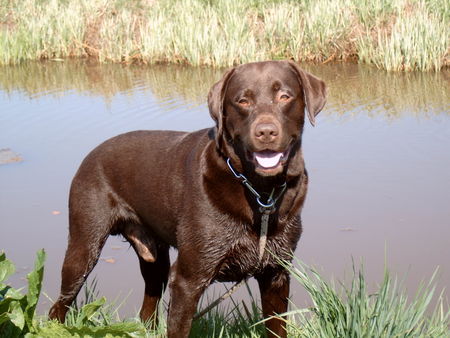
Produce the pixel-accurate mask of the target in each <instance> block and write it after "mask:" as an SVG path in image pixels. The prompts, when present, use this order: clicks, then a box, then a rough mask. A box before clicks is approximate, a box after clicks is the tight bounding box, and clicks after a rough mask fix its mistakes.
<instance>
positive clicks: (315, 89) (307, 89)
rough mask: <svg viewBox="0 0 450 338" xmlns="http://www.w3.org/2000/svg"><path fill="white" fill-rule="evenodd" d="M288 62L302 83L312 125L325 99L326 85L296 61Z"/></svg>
mask: <svg viewBox="0 0 450 338" xmlns="http://www.w3.org/2000/svg"><path fill="white" fill-rule="evenodd" d="M288 62H289V64H290V65H291V67H292V68H293V69H294V71H295V72H296V73H297V76H298V79H299V81H300V83H301V85H302V88H303V97H304V100H305V104H306V110H307V112H308V118H309V122H311V124H312V125H313V126H314V124H315V122H316V119H315V117H316V116H317V114H319V112H320V111H321V110H322V108H323V106H324V105H325V102H326V100H327V98H326V96H327V87H326V85H325V82H323V81H322V80H321V79H319V78H317V77H315V76H314V75H312V74H310V73H308V72H305V71H304V70H303V69H301V68H300V67H299V66H298V65H297V64H296V63H294V62H292V61H288Z"/></svg>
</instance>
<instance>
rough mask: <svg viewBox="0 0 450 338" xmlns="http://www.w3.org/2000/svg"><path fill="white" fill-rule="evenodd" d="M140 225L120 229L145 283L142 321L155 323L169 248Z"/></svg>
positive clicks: (135, 223) (162, 290) (129, 224)
mask: <svg viewBox="0 0 450 338" xmlns="http://www.w3.org/2000/svg"><path fill="white" fill-rule="evenodd" d="M146 228H147V229H148V227H146V226H144V225H142V224H141V223H139V222H137V221H135V222H128V223H127V224H126V225H124V226H123V227H122V229H121V232H122V235H123V236H124V237H125V238H126V239H127V240H128V242H130V244H131V246H132V247H133V248H134V251H135V252H136V254H137V256H138V258H139V265H140V268H141V274H142V277H143V278H144V282H145V292H144V301H143V303H142V308H141V312H140V317H141V319H142V320H143V321H149V320H150V321H151V324H152V325H153V326H155V325H156V323H157V319H158V318H157V308H158V302H159V300H160V298H161V296H162V293H163V292H164V290H165V288H166V285H167V280H168V277H169V269H170V259H169V246H168V245H167V244H163V243H161V242H160V241H156V240H155V238H154V235H152V234H151V233H149V232H148V230H146Z"/></svg>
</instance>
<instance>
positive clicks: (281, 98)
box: [279, 94, 290, 102]
mask: <svg viewBox="0 0 450 338" xmlns="http://www.w3.org/2000/svg"><path fill="white" fill-rule="evenodd" d="M289 99H290V97H289V95H287V94H282V95H281V96H280V98H279V101H281V102H286V101H288V100H289Z"/></svg>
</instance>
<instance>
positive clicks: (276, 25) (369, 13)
mask: <svg viewBox="0 0 450 338" xmlns="http://www.w3.org/2000/svg"><path fill="white" fill-rule="evenodd" d="M449 19H450V5H449V3H448V1H443V0H373V1H372V0H316V1H312V0H304V1H294V0H271V1H257V0H227V1H220V0H167V1H160V0H140V1H125V0H76V1H66V0H39V1H35V0H21V1H13V0H0V64H4V65H5V64H13V63H20V62H21V61H23V60H29V59H42V58H50V59H52V58H65V57H86V56H91V57H94V58H96V59H99V60H100V61H111V62H125V63H130V62H136V61H139V62H144V63H160V62H170V63H186V64H190V65H208V66H214V67H222V66H230V65H233V64H238V63H243V62H249V61H256V60H263V59H282V58H294V59H295V60H297V61H316V62H329V61H331V60H349V59H350V60H355V59H357V60H359V61H360V62H366V63H370V64H374V65H376V66H377V67H379V68H382V69H387V70H397V71H398V70H407V71H409V70H421V71H427V70H440V69H442V68H443V67H447V66H449V65H450V59H449V33H450V29H449V21H450V20H449Z"/></svg>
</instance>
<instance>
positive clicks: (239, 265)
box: [215, 218, 301, 282]
mask: <svg viewBox="0 0 450 338" xmlns="http://www.w3.org/2000/svg"><path fill="white" fill-rule="evenodd" d="M278 226H279V227H280V228H281V229H278V231H274V232H273V233H272V234H270V232H269V236H268V238H267V243H266V245H265V252H264V255H263V257H262V259H260V258H259V244H260V237H259V234H257V233H256V232H254V231H249V230H243V231H240V232H238V233H237V234H235V235H237V236H231V238H229V244H230V245H229V247H228V250H226V252H225V256H224V257H223V258H222V260H221V261H220V263H219V264H220V265H219V267H218V273H217V274H216V277H215V280H217V281H221V282H224V281H238V280H241V279H244V278H246V277H249V276H252V275H255V274H258V273H260V272H261V271H262V270H264V269H265V268H267V267H270V266H272V267H273V266H276V265H278V263H277V259H283V260H291V259H292V253H293V251H294V250H295V247H296V243H297V241H298V239H299V238H300V233H301V225H300V220H299V219H297V218H295V219H293V220H291V222H283V224H278Z"/></svg>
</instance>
